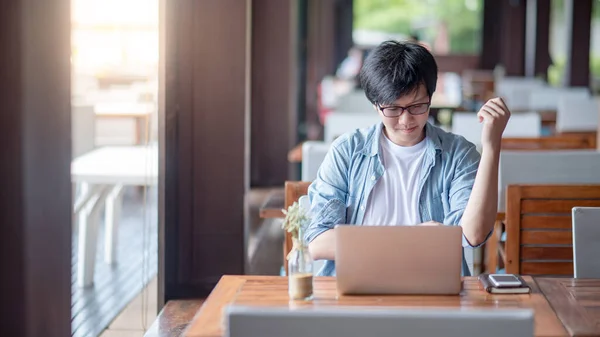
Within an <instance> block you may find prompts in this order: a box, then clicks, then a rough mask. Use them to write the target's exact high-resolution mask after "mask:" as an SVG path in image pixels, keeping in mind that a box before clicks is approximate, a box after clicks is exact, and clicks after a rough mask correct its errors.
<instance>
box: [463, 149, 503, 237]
mask: <svg viewBox="0 0 600 337" xmlns="http://www.w3.org/2000/svg"><path fill="white" fill-rule="evenodd" d="M499 161H500V150H499V148H498V149H494V148H486V149H484V150H483V152H482V155H481V159H480V161H479V169H478V170H477V176H476V177H475V183H474V184H473V189H472V191H471V196H470V198H469V201H468V203H467V207H466V209H465V212H464V213H463V216H462V221H461V226H462V227H463V233H464V235H465V237H466V238H467V240H468V241H469V243H470V244H471V245H473V246H475V245H479V244H481V243H482V242H483V241H484V240H485V238H486V236H487V235H488V234H489V232H490V231H491V230H492V228H493V227H494V222H495V220H496V213H497V212H498V163H499Z"/></svg>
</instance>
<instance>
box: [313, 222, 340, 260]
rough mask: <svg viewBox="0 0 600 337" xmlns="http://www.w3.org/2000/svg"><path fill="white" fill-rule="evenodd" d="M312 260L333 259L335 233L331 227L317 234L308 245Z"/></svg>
mask: <svg viewBox="0 0 600 337" xmlns="http://www.w3.org/2000/svg"><path fill="white" fill-rule="evenodd" d="M308 251H309V252H310V255H311V257H312V258H313V260H335V233H334V230H333V229H330V230H328V231H325V232H323V233H321V234H320V235H319V236H317V237H316V238H315V239H314V240H313V241H312V242H311V243H310V244H309V245H308Z"/></svg>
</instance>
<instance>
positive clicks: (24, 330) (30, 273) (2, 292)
mask: <svg viewBox="0 0 600 337" xmlns="http://www.w3.org/2000/svg"><path fill="white" fill-rule="evenodd" d="M70 13H71V1H68V0H50V1H43V2H39V1H35V0H3V1H2V2H0V50H2V52H0V102H2V103H1V107H0V144H2V149H1V150H0V186H2V188H1V192H0V228H1V229H2V235H0V274H1V275H2V277H0V299H2V300H1V301H0V313H1V314H2V315H1V317H2V318H0V336H19V337H30V336H31V337H34V336H70V334H71V324H70V318H71V315H70V313H71V301H70V300H71V282H70V278H71V230H72V227H71V219H72V209H73V203H72V201H73V200H72V195H71V191H72V189H71V175H70V172H71V167H70V165H71V164H70V163H71V160H72V159H73V158H72V154H71V145H72V144H71V90H70V79H71V77H70V72H71V64H70V61H69V60H70V56H71V39H70V35H71V26H70V24H71V16H70Z"/></svg>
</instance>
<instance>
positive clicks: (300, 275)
mask: <svg viewBox="0 0 600 337" xmlns="http://www.w3.org/2000/svg"><path fill="white" fill-rule="evenodd" d="M288 293H289V296H290V299H292V300H310V299H312V296H313V260H312V258H311V256H310V253H309V252H308V247H306V246H305V245H301V246H296V245H294V248H293V249H292V251H291V252H290V255H289V258H288Z"/></svg>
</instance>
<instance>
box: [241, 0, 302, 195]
mask: <svg viewBox="0 0 600 337" xmlns="http://www.w3.org/2000/svg"><path fill="white" fill-rule="evenodd" d="M297 2H298V0H291V1H281V0H252V58H251V59H252V68H251V69H252V75H251V76H252V85H251V87H252V97H251V101H252V103H251V104H252V114H251V142H250V144H251V149H250V153H251V156H250V161H251V165H250V167H251V169H250V172H251V185H252V186H253V187H265V186H283V183H284V182H285V180H286V179H288V176H289V173H290V169H291V165H290V164H289V162H288V161H287V152H288V151H289V150H290V149H291V148H292V147H293V146H294V145H296V144H297V142H298V135H297V134H298V132H297V130H298V91H297V86H298V78H297V77H298V76H297V69H298V57H297V56H298V55H297V48H298V45H299V39H298V31H297V30H298V22H297V15H298V3H297Z"/></svg>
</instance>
